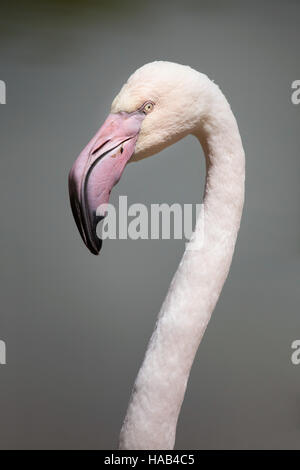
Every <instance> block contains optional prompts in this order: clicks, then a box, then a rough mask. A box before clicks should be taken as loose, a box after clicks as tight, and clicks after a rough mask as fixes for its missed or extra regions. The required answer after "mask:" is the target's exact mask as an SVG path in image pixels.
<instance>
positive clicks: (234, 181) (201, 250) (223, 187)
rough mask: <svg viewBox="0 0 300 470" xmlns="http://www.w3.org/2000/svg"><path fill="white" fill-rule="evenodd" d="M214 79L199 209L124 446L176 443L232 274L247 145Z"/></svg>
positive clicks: (204, 123) (202, 131) (203, 135)
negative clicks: (199, 359) (191, 383)
mask: <svg viewBox="0 0 300 470" xmlns="http://www.w3.org/2000/svg"><path fill="white" fill-rule="evenodd" d="M210 83H211V96H210V99H209V107H208V109H209V111H208V112H207V113H206V115H205V118H202V119H201V122H199V126H198V128H197V130H196V131H195V132H194V134H195V135H196V136H197V137H198V139H199V141H200V143H201V145H202V147H203V150H204V153H205V157H206V167H207V174H206V186H205V195H204V205H203V211H202V214H201V215H200V216H199V218H198V221H197V223H196V228H195V231H194V234H193V238H192V240H191V241H190V243H189V245H188V246H187V248H186V251H185V253H184V255H183V258H182V260H181V262H180V264H179V267H178V270H177V272H176V273H175V276H174V278H173V280H172V282H171V285H170V288H169V291H168V294H167V297H166V299H165V301H164V303H163V305H162V308H161V311H160V314H159V317H158V320H157V324H156V327H155V330H154V332H153V335H152V337H151V339H150V342H149V345H148V349H147V352H146V356H145V359H144V362H143V364H142V366H141V368H140V371H139V373H138V376H137V379H136V382H135V385H134V389H133V392H132V396H131V400H130V404H129V407H128V411H127V415H126V418H125V421H124V424H123V427H122V430H121V435H120V449H130V450H134V449H172V448H173V446H174V442H175V435H176V424H177V419H178V416H179V412H180V408H181V405H182V401H183V398H184V394H185V389H186V385H187V381H188V377H189V373H190V370H191V367H192V363H193V360H194V357H195V354H196V352H197V349H198V346H199V344H200V341H201V339H202V336H203V334H204V332H205V329H206V326H207V324H208V322H209V320H210V317H211V314H212V311H213V309H214V307H215V305H216V302H217V300H218V298H219V295H220V292H221V289H222V287H223V284H224V282H225V279H226V277H227V274H228V271H229V267H230V264H231V259H232V255H233V251H234V246H235V242H236V237H237V233H238V229H239V225H240V219H241V214H242V208H243V202H244V172H245V170H244V166H245V164H244V151H243V146H242V142H241V138H240V134H239V131H238V127H237V124H236V120H235V118H234V116H233V114H232V111H231V109H230V106H229V104H228V102H227V101H226V99H225V97H224V96H223V94H222V93H221V91H220V90H219V88H218V87H217V86H216V85H214V84H212V82H210Z"/></svg>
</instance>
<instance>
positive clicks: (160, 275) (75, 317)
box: [0, 0, 300, 449]
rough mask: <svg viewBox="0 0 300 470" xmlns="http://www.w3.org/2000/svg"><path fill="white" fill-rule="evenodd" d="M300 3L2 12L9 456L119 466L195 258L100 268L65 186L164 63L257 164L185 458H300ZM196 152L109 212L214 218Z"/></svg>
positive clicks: (188, 402) (151, 255)
mask: <svg viewBox="0 0 300 470" xmlns="http://www.w3.org/2000/svg"><path fill="white" fill-rule="evenodd" d="M299 15H300V4H299V2H298V1H297V0H294V1H292V0H289V1H285V2H281V1H280V2H279V1H264V2H260V1H259V2H256V1H249V2H242V1H227V2H223V1H216V0H209V1H208V0H207V1H206V0H205V1H191V0H186V1H184V2H179V1H174V0H173V1H163V2H149V3H148V2H146V1H145V2H144V1H143V2H141V1H131V2H123V1H121V0H119V1H114V0H110V1H108V0H107V1H105V2H96V1H95V2H92V1H79V0H77V1H65V2H62V1H60V2H58V1H57V2H56V1H52V2H50V1H49V2H47V1H43V2H36V3H35V2H19V3H16V2H10V6H9V7H7V6H6V7H4V6H3V5H1V18H0V79H1V80H5V82H6V84H7V104H6V105H1V106H0V123H1V124H0V139H1V168H0V178H1V185H0V190H1V249H0V254H1V260H0V261H1V278H2V279H1V284H0V285H1V315H0V339H2V340H5V342H6V345H7V365H6V366H0V447H1V448H2V449H46V448H50V449H88V448H90V449H113V448H116V446H117V442H118V434H119V430H120V426H121V423H122V419H123V417H124V414H125V411H126V407H127V403H128V399H129V395H130V391H131V387H132V385H133V382H134V379H135V376H136V373H137V371H138V368H139V366H140V364H141V361H142V358H143V356H144V352H145V349H146V345H147V342H148V339H149V337H150V335H151V333H152V330H153V327H154V323H155V319H156V316H157V313H158V311H159V309H160V306H161V303H162V301H163V299H164V296H165V293H166V291H167V288H168V285H169V283H170V281H171V278H172V275H173V273H174V272H175V270H176V268H177V265H178V262H179V259H180V257H181V254H182V252H183V250H184V241H178V240H173V241H166V240H160V241H147V240H142V241H141V240H138V241H130V240H119V241H110V240H107V241H106V242H104V246H103V250H102V253H101V255H100V256H99V257H93V256H92V255H90V254H89V252H88V250H87V249H86V248H85V246H84V245H83V244H82V242H81V240H80V238H79V234H78V232H77V229H76V227H75V224H74V221H73V218H72V215H71V211H70V207H69V201H68V193H67V174H68V171H69V169H70V167H71V165H72V164H73V162H74V160H75V158H76V157H77V155H78V153H79V152H80V150H81V149H82V148H83V146H84V145H85V144H86V143H87V142H88V140H89V139H90V137H91V136H92V135H94V133H95V131H96V130H97V129H98V128H99V127H100V125H101V123H102V121H103V120H104V118H105V116H106V115H107V113H108V111H109V109H110V104H111V101H112V98H113V97H114V96H115V94H116V93H117V92H118V91H119V89H120V87H121V85H122V84H123V82H124V81H126V80H127V78H128V76H129V75H130V74H131V73H132V72H133V71H134V70H135V69H136V68H138V67H139V66H141V65H143V64H144V63H146V62H150V61H152V60H155V59H165V60H171V61H175V62H180V63H184V64H188V65H191V66H192V67H194V68H196V69H197V70H199V71H202V72H204V73H206V74H208V75H209V76H210V77H211V78H212V79H214V80H215V81H216V82H217V83H218V84H219V85H220V86H221V88H222V90H223V91H224V93H225V94H226V96H227V97H228V99H229V101H230V103H231V105H232V108H233V110H234V113H235V114H236V117H237V120H238V123H239V126H240V131H241V134H242V138H243V142H244V147H245V151H246V158H247V186H246V205H245V212H244V216H243V221H242V226H241V231H240V235H239V239H238V244H237V249H236V253H235V256H234V262H233V265H232V269H231V272H230V275H229V278H228V281H227V283H226V284H225V288H224V290H223V292H222V295H221V298H220V300H219V302H218V305H217V308H216V310H215V312H214V314H213V317H212V320H211V322H210V324H209V327H208V329H207V331H206V334H205V336H204V339H203V342H202V344H201V346H200V348H199V351H198V354H197V356H196V359H195V363H194V366H193V369H192V373H191V377H190V381H189V386H188V390H187V394H186V398H185V401H184V404H183V408H182V412H181V415H180V419H179V424H178V433H177V441H176V447H177V448H178V449H213V448H215V449H229V448H231V449H240V448H244V449H247V448H249V449H253V448H259V449H263V448H273V449H278V448H286V449H287V448H300V396H299V389H300V366H298V367H297V366H294V365H292V363H291V359H290V357H291V353H292V350H291V343H292V341H293V340H295V339H300V317H299V279H300V269H299V260H300V249H299V246H300V245H299V167H300V158H299V146H300V137H299V120H300V106H294V105H292V103H291V83H292V81H294V80H296V79H300V66H299V43H300V28H299V17H300V16H299ZM204 172H205V167H204V161H203V158H202V150H200V148H199V145H198V142H197V141H196V140H194V139H193V138H192V137H189V138H187V139H185V140H184V141H181V142H179V143H178V144H177V145H175V146H173V147H171V148H169V149H167V150H165V151H164V152H162V153H161V154H160V155H159V156H157V157H153V158H150V159H147V160H145V161H142V162H140V163H136V164H132V165H130V166H129V167H128V168H127V169H126V171H125V172H124V175H123V178H122V180H121V182H120V183H119V185H118V186H117V187H116V188H115V190H114V193H113V198H112V201H117V198H118V196H119V195H127V196H128V203H129V204H131V203H135V202H140V203H143V202H144V203H146V204H151V203H162V202H167V203H170V204H171V203H173V202H179V203H196V202H200V201H201V197H202V192H203V182H204Z"/></svg>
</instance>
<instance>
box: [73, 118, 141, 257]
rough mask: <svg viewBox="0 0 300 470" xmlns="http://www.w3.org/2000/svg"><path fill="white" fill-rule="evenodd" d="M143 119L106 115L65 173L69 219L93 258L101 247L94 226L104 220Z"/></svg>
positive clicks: (133, 147) (132, 150) (131, 152)
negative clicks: (66, 176)
mask: <svg viewBox="0 0 300 470" xmlns="http://www.w3.org/2000/svg"><path fill="white" fill-rule="evenodd" d="M144 117H145V114H144V113H143V112H142V111H135V112H133V113H125V112H120V113H117V114H110V115H109V116H108V117H107V119H106V121H105V122H104V124H103V126H102V127H101V128H100V129H99V131H98V132H97V134H96V135H95V136H94V137H93V139H92V140H91V141H90V142H89V143H88V145H87V146H86V147H85V149H84V150H83V151H82V152H81V154H80V155H79V157H78V158H77V160H76V161H75V163H74V165H73V167H72V169H71V171H70V173H69V194H70V202H71V207H72V212H73V216H74V219H75V222H76V224H77V227H78V230H79V232H80V235H81V237H82V239H83V241H84V243H85V244H86V246H87V247H88V249H89V250H90V251H91V252H92V253H93V254H94V255H98V254H99V251H100V249H101V246H102V240H100V239H99V238H98V237H97V234H96V229H97V224H98V222H99V221H100V220H102V219H103V218H104V217H105V212H106V211H105V205H106V204H107V203H108V201H109V196H110V192H111V190H112V188H113V186H115V184H117V182H118V181H119V179H120V178H121V175H122V173H123V170H124V168H125V165H126V163H127V162H128V161H129V159H130V157H131V156H132V154H133V153H134V149H135V144H136V141H137V138H138V134H139V131H140V128H141V124H142V121H143V119H144Z"/></svg>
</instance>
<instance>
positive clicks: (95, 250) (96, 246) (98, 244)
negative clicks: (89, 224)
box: [86, 235, 102, 256]
mask: <svg viewBox="0 0 300 470" xmlns="http://www.w3.org/2000/svg"><path fill="white" fill-rule="evenodd" d="M86 246H87V247H88V249H89V250H90V252H91V253H92V254H93V255H95V256H98V255H99V253H100V251H101V248H102V240H101V239H100V238H98V237H97V235H96V236H95V238H94V243H93V244H92V243H90V244H87V245H86Z"/></svg>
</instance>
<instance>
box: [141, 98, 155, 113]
mask: <svg viewBox="0 0 300 470" xmlns="http://www.w3.org/2000/svg"><path fill="white" fill-rule="evenodd" d="M153 108H154V103H152V101H148V102H147V103H145V104H144V105H143V108H142V110H143V113H145V114H149V113H151V111H152V110H153Z"/></svg>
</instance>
